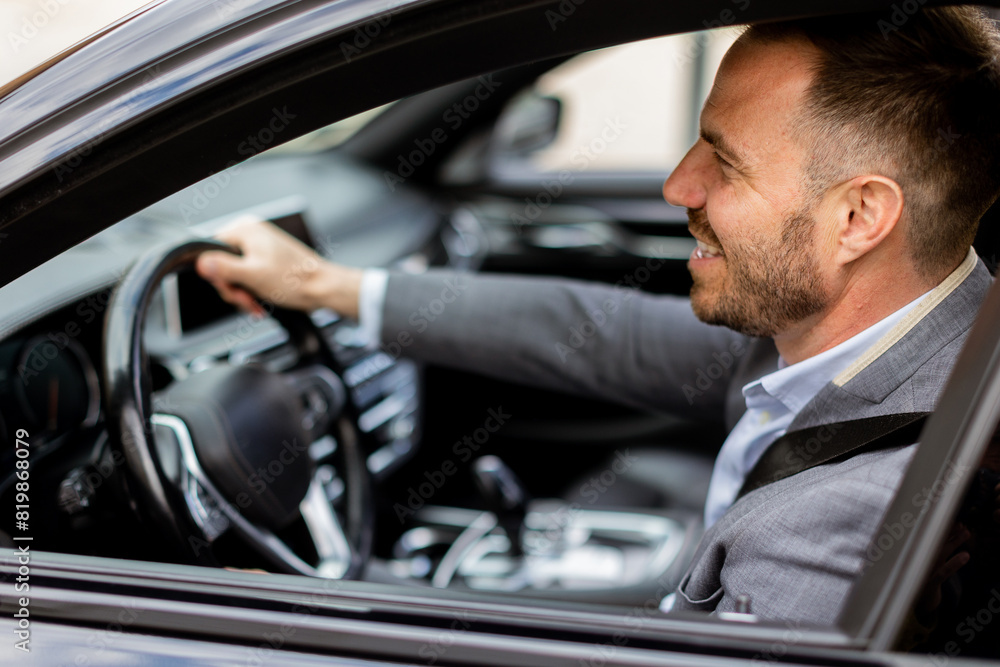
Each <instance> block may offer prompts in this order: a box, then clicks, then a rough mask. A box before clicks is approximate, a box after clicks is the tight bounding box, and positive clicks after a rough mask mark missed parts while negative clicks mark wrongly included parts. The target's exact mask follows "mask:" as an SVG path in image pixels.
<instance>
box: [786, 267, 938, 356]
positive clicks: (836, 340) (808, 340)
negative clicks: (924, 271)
mask: <svg viewBox="0 0 1000 667" xmlns="http://www.w3.org/2000/svg"><path fill="white" fill-rule="evenodd" d="M949 273H950V272H949ZM901 274H904V275H901ZM945 277H947V274H946V275H944V276H941V277H940V278H939V279H930V280H928V279H920V278H919V276H917V275H916V273H915V272H913V271H909V272H908V271H900V270H898V269H897V270H893V271H886V272H883V273H882V274H880V275H872V274H868V275H867V276H866V277H865V278H864V279H863V280H861V279H848V280H846V281H845V283H844V284H843V286H842V287H841V289H839V290H838V291H837V292H836V293H835V295H834V298H833V299H832V300H831V301H830V304H829V305H828V306H827V308H825V309H824V310H823V311H821V312H820V313H817V314H816V315H814V316H812V317H809V318H806V319H805V320H802V321H801V322H797V323H796V324H795V325H793V326H791V327H789V328H788V329H786V330H785V331H782V332H780V333H779V334H777V335H775V336H774V343H775V346H776V347H777V348H778V353H779V354H781V357H782V358H783V359H784V360H785V361H786V362H787V363H788V364H795V363H798V362H800V361H804V360H805V359H808V358H810V357H813V356H816V355H817V354H820V353H821V352H825V351H826V350H829V349H831V348H833V347H836V346H837V345H840V344H841V343H843V342H844V341H846V340H848V339H850V338H852V337H854V336H856V335H857V334H859V333H861V332H862V331H864V330H865V329H867V328H869V327H871V326H873V325H875V324H877V323H878V322H881V321H882V320H883V319H885V318H886V317H889V316H890V315H892V314H893V313H894V312H896V311H897V310H899V309H900V308H902V307H903V306H905V305H907V304H908V303H910V302H911V301H913V300H914V299H916V298H917V297H919V296H920V295H922V294H924V293H926V292H927V291H929V290H931V289H933V288H934V287H935V286H937V285H938V284H940V283H941V282H942V281H943V280H944V278H945Z"/></svg>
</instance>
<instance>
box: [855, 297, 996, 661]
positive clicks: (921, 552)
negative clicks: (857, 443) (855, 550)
mask: <svg viewBox="0 0 1000 667" xmlns="http://www.w3.org/2000/svg"><path fill="white" fill-rule="evenodd" d="M998 321H1000V287H998V286H997V285H996V284H994V285H993V287H991V288H990V291H989V293H988V294H987V297H986V300H985V301H984V302H983V304H982V306H981V307H980V310H979V315H978V317H977V319H976V322H975V324H974V325H973V327H972V329H971V330H970V332H969V337H968V339H967V341H966V343H965V346H964V348H963V350H962V352H961V354H960V355H959V358H958V360H957V362H956V364H955V366H954V368H953V369H952V371H951V374H950V376H949V379H948V382H947V384H946V386H945V388H944V391H943V393H942V395H941V399H940V401H939V402H938V405H937V408H936V409H935V412H934V413H933V414H932V415H931V417H930V418H929V419H928V422H927V426H926V427H925V428H924V430H923V432H922V433H921V439H920V445H919V446H918V447H917V451H916V453H915V455H914V457H913V460H912V461H911V463H910V466H909V468H908V469H907V472H906V475H905V476H904V478H903V482H902V484H901V485H900V488H899V490H898V491H897V493H896V496H895V498H894V500H893V502H892V504H891V505H890V506H889V509H888V510H887V511H886V514H885V517H884V518H883V520H882V521H881V522H880V525H881V526H882V527H883V530H884V529H885V527H886V526H887V525H889V524H892V526H893V527H894V528H898V529H899V536H898V537H896V536H895V535H894V536H893V540H894V545H899V547H900V548H898V549H894V548H890V549H889V550H887V551H883V550H881V549H879V551H877V552H873V553H877V554H879V557H878V559H874V558H873V560H874V563H873V564H872V565H871V567H869V568H868V569H867V570H866V571H865V572H864V573H863V574H862V576H861V577H860V578H859V579H858V581H857V582H856V583H855V585H854V587H853V589H852V592H851V595H850V596H849V598H848V600H847V603H846V604H845V606H844V609H843V611H842V612H841V616H840V620H839V622H838V625H839V626H840V628H841V629H843V630H844V631H845V632H846V633H848V634H849V635H851V636H855V637H857V638H859V640H862V641H867V642H868V646H869V650H872V651H886V650H890V649H892V648H893V647H894V646H895V645H896V642H897V640H898V638H899V637H900V636H901V634H902V632H903V631H904V626H905V624H906V622H907V619H908V615H909V612H910V609H911V608H912V607H913V604H914V603H915V601H916V598H917V596H918V594H919V591H920V587H921V586H922V584H923V582H924V580H925V578H926V576H927V574H928V573H929V572H930V569H931V567H933V564H934V561H935V556H936V554H937V549H938V546H939V544H940V542H941V540H942V539H943V536H944V535H945V534H946V533H947V532H948V530H949V529H950V527H951V524H952V520H953V517H954V516H955V513H956V512H957V511H958V508H959V506H960V505H961V502H962V499H963V497H964V495H965V491H966V489H967V488H968V487H969V484H970V483H971V481H972V478H973V476H974V475H975V471H976V470H977V469H978V467H979V463H980V461H981V459H982V456H983V453H984V452H985V451H986V448H987V446H988V445H989V442H990V439H991V437H992V435H993V433H994V431H995V429H996V427H997V423H998V421H1000V328H997V327H996V326H995V323H996V322H998ZM956 472H957V474H956ZM936 489H940V495H937V491H935V496H936V500H935V501H934V502H928V503H924V507H922V508H921V509H920V511H919V514H918V515H917V517H916V519H915V520H914V521H913V523H912V524H911V525H910V526H906V525H905V523H908V522H904V521H901V520H898V518H899V517H903V516H904V514H906V513H908V512H909V513H911V514H912V513H913V510H914V504H915V498H916V497H917V495H918V494H921V493H925V492H927V490H936ZM897 524H898V525H897ZM881 535H882V531H880V532H879V533H878V535H876V536H875V537H874V538H873V541H872V545H870V547H871V549H874V548H875V547H877V546H878V544H877V539H878V537H879V536H881ZM882 555H887V556H888V557H886V558H883V557H882Z"/></svg>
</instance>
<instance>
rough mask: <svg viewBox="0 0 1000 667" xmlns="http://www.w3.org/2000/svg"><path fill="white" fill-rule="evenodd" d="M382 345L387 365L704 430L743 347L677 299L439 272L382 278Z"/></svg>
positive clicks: (719, 409) (720, 408) (719, 413)
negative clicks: (534, 389) (408, 360)
mask: <svg viewBox="0 0 1000 667" xmlns="http://www.w3.org/2000/svg"><path fill="white" fill-rule="evenodd" d="M381 340H382V347H383V349H384V350H385V351H387V352H388V353H390V354H392V355H393V356H400V355H404V356H409V357H413V358H417V359H420V360H423V361H427V362H431V363H434V364H439V365H443V366H449V367H453V368H460V369H464V370H469V371H475V372H478V373H482V374H484V375H488V376H492V377H495V378H499V379H503V380H509V381H513V382H520V383H524V384H529V385H533V386H538V387H543V388H548V389H555V390H560V391H566V392H570V393H575V394H578V395H585V396H591V397H597V398H603V399H607V400H611V401H616V402H619V403H623V404H626V405H630V406H634V407H638V408H644V409H652V410H660V411H666V412H673V413H678V412H680V413H683V414H685V415H689V416H692V417H699V418H704V419H712V420H721V419H722V418H723V415H724V410H725V400H726V392H727V389H728V387H729V384H730V381H731V380H732V377H733V373H734V370H735V368H736V367H737V365H738V364H739V363H740V361H741V359H742V357H744V356H745V355H746V353H747V351H748V350H749V348H750V346H749V339H747V338H745V337H744V336H741V335H739V334H737V333H735V332H733V331H731V330H729V329H726V328H723V327H715V326H709V325H706V324H704V323H702V322H700V321H699V320H698V319H697V318H696V317H695V316H694V314H693V313H692V312H691V306H690V302H689V301H688V300H687V299H684V298H680V297H674V296H656V295H650V294H647V293H644V292H641V291H638V290H634V289H627V288H620V287H614V286H608V285H600V284H593V283H585V282H580V281H572V280H564V279H553V278H540V277H525V276H499V275H488V274H477V275H474V274H468V273H453V272H445V271H430V272H427V273H426V274H422V275H417V276H411V275H404V274H391V275H390V277H389V281H388V287H387V291H386V298H385V306H384V311H383V320H382V329H381Z"/></svg>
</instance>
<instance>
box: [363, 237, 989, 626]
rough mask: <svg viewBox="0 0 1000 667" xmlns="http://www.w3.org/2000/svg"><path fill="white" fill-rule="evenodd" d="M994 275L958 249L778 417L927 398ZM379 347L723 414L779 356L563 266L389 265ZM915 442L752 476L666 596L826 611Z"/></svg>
mask: <svg viewBox="0 0 1000 667" xmlns="http://www.w3.org/2000/svg"><path fill="white" fill-rule="evenodd" d="M991 282H992V279H991V277H990V275H989V272H988V271H987V270H986V267H985V266H984V265H983V264H982V262H980V261H978V259H977V258H976V256H975V255H974V254H973V253H972V252H971V250H970V254H969V256H968V257H967V258H966V260H965V261H964V262H963V263H962V265H961V266H960V267H959V268H958V269H956V270H955V272H954V273H953V274H952V275H951V276H949V278H948V279H946V280H945V281H944V283H942V284H941V285H940V286H939V287H938V288H936V289H935V290H934V291H933V292H932V293H931V294H930V295H929V296H928V297H927V298H925V299H924V300H923V301H922V302H921V303H920V304H919V305H918V306H917V307H916V308H915V309H914V311H912V312H911V313H910V314H909V315H907V317H906V318H904V320H903V321H902V322H900V324H899V325H898V326H896V327H895V328H894V329H893V330H892V331H890V332H889V333H888V334H887V335H886V336H885V337H884V338H883V339H882V340H880V341H879V343H878V344H876V345H875V346H873V348H872V349H871V350H869V351H868V353H866V354H865V355H864V356H863V357H862V358H861V359H859V360H858V361H857V362H856V363H855V364H854V365H853V366H852V367H851V368H849V369H847V370H846V371H845V372H844V373H842V374H841V375H840V376H838V377H837V378H835V380H834V381H833V382H831V383H830V384H828V385H827V386H826V387H824V389H823V390H821V391H820V393H819V394H818V395H817V396H816V397H815V398H814V399H813V400H812V401H811V402H810V403H809V404H808V405H807V406H806V407H805V408H804V409H803V410H802V411H801V412H800V413H799V414H798V416H797V417H796V418H795V420H794V421H793V423H792V425H791V426H790V428H789V430H796V429H800V428H806V427H809V426H815V425H821V424H826V423H833V422H838V421H844V420H848V419H859V418H863V417H869V416H876V415H883V414H892V413H898V412H915V411H930V410H932V409H933V408H934V405H935V404H936V402H937V399H938V396H939V395H940V392H941V390H942V388H943V386H944V383H945V380H946V379H947V376H948V373H949V372H950V370H951V368H952V366H953V364H954V361H955V359H956V357H957V355H958V352H959V350H960V349H961V347H962V344H963V343H964V340H965V337H966V335H967V333H968V330H969V328H970V327H971V325H972V322H973V320H974V318H975V315H976V312H977V310H978V307H979V305H980V303H981V302H982V300H983V299H984V298H985V295H986V292H987V290H988V289H989V287H990V285H991ZM382 340H383V343H384V346H385V348H386V349H388V350H389V351H390V352H399V353H402V354H406V355H409V356H414V357H417V358H420V359H423V360H426V361H429V362H433V363H435V364H441V365H445V366H452V367H458V368H463V369H467V370H473V371H478V372H481V373H484V374H487V375H490V376H493V377H497V378H502V379H507V380H513V381H517V382H523V383H528V384H532V385H536V386H542V387H548V388H552V389H558V390H563V391H568V392H575V393H578V394H585V395H589V396H596V397H601V398H606V399H610V400H614V401H618V402H621V403H625V404H629V405H633V406H636V407H639V408H646V409H652V410H658V411H667V412H673V413H680V414H683V415H688V416H694V417H701V418H705V419H712V420H722V421H724V422H725V424H726V425H727V427H728V428H732V427H733V426H734V425H735V423H736V421H738V420H739V418H740V416H741V415H742V414H743V412H744V411H745V409H746V405H745V403H744V400H743V396H742V392H741V390H742V387H743V385H744V384H746V383H747V382H750V381H752V380H754V379H757V378H759V377H761V376H762V375H765V374H767V373H770V372H773V371H774V370H776V368H777V351H776V350H775V348H774V344H773V342H772V341H771V340H770V339H749V338H746V337H744V336H741V335H740V334H737V333H735V332H733V331H730V330H728V329H725V328H721V327H713V326H708V325H706V324H703V323H702V322H700V321H698V320H697V319H696V318H695V317H694V315H693V313H692V312H691V308H690V305H689V303H688V301H687V300H686V299H682V298H677V297H670V296H653V295H647V294H643V293H639V292H637V291H634V290H628V289H621V288H615V287H607V286H601V285H592V284H586V283H579V282H573V281H567V280H557V279H545V278H526V277H506V276H487V275H482V276H472V275H463V274H459V275H456V274H452V273H444V272H430V273H427V274H425V275H421V276H405V277H403V276H399V275H393V276H391V277H390V279H389V286H388V291H387V294H386V305H385V310H384V315H383V326H382ZM913 450H914V446H909V447H902V448H898V449H895V450H888V451H881V452H875V453H869V454H861V455H858V456H855V457H853V458H851V459H849V460H847V461H845V462H842V463H835V464H827V465H823V466H818V467H816V468H812V469H810V470H807V471H805V472H802V473H799V474H798V475H795V476H793V477H790V478H787V479H785V480H782V481H780V482H776V483H774V484H771V485H768V486H765V487H763V488H761V489H758V490H756V491H754V492H752V493H750V494H747V495H746V496H745V497H744V498H742V499H741V500H740V501H738V502H737V503H736V504H735V505H734V506H733V507H732V508H730V510H729V511H728V512H727V513H726V514H725V515H724V516H723V517H722V519H720V520H719V521H718V522H717V523H716V524H715V525H714V526H712V527H711V529H710V530H709V531H707V532H706V534H705V536H704V537H703V539H702V542H701V544H700V545H699V547H698V550H697V553H696V555H695V557H694V559H693V560H692V564H691V566H690V568H689V570H688V572H687V574H686V575H685V576H684V578H683V580H682V581H681V584H680V587H679V589H678V596H677V605H676V607H675V608H677V609H695V610H704V611H732V610H734V609H735V601H736V598H737V596H739V595H741V594H745V595H748V596H749V597H750V599H751V605H752V611H753V612H754V613H756V614H757V615H759V616H761V617H763V618H769V619H789V620H795V621H798V622H802V623H815V624H820V625H830V624H832V623H833V622H834V621H835V620H836V616H837V614H838V613H839V610H840V608H841V606H842V605H843V602H844V600H845V598H846V596H847V594H848V592H849V590H850V585H851V583H852V582H853V581H854V579H855V578H856V576H857V574H858V573H859V572H860V571H861V569H862V567H863V566H864V565H865V563H866V561H868V560H870V559H871V558H872V557H873V556H872V555H871V553H869V549H868V547H869V544H870V542H871V541H872V539H873V538H875V537H877V533H878V530H879V528H880V526H881V523H880V522H881V519H882V516H883V514H884V513H885V510H886V508H887V506H888V504H889V502H890V500H891V499H892V496H893V494H894V492H895V489H896V488H897V487H898V485H899V482H900V480H901V478H902V475H903V473H904V472H905V470H906V466H907V464H908V463H909V460H910V458H911V456H912V454H913Z"/></svg>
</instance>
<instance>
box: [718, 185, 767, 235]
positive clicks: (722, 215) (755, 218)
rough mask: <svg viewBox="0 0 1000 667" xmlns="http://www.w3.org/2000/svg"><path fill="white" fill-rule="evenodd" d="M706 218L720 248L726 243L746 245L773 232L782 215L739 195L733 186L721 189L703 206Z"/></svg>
mask: <svg viewBox="0 0 1000 667" xmlns="http://www.w3.org/2000/svg"><path fill="white" fill-rule="evenodd" d="M706 213H707V214H708V219H709V221H710V222H711V224H712V229H713V230H714V231H715V234H716V236H717V237H718V238H719V241H720V242H722V244H723V247H725V246H726V244H727V242H728V243H729V244H733V243H739V244H744V245H745V244H746V243H747V242H749V241H752V240H753V239H759V238H760V237H761V235H762V234H766V233H767V232H769V231H773V230H774V227H775V224H776V221H778V220H780V219H781V218H780V217H779V216H778V215H776V214H775V213H773V212H772V211H771V210H770V209H769V207H767V206H764V205H763V203H762V202H761V201H760V200H759V198H756V197H753V196H739V194H738V193H737V192H736V190H735V188H728V189H726V190H724V191H720V192H719V193H718V196H717V197H716V198H715V199H714V200H711V201H710V202H709V204H708V206H707V207H706Z"/></svg>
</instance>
